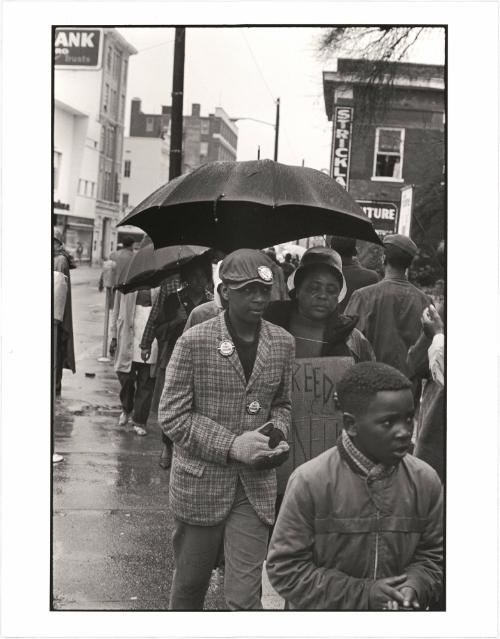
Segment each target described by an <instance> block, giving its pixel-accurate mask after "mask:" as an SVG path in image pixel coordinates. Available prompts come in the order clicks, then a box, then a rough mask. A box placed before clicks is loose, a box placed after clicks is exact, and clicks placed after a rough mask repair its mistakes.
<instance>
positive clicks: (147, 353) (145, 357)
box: [141, 348, 151, 362]
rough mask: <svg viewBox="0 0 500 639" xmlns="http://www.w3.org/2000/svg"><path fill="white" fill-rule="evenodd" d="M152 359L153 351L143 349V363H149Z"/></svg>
mask: <svg viewBox="0 0 500 639" xmlns="http://www.w3.org/2000/svg"><path fill="white" fill-rule="evenodd" d="M150 357H151V349H150V348H141V359H142V361H143V362H147V361H148V359H149V358H150Z"/></svg>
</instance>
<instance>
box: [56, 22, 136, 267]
mask: <svg viewBox="0 0 500 639" xmlns="http://www.w3.org/2000/svg"><path fill="white" fill-rule="evenodd" d="M54 45H55V72H54V128H53V131H54V134H53V135H54V140H53V143H54V184H53V190H54V191H53V192H54V198H53V199H54V206H53V216H54V223H55V224H57V225H59V226H60V227H61V228H62V229H63V233H64V240H65V244H66V248H67V249H68V250H69V251H70V252H73V253H74V252H76V250H77V248H78V247H79V245H81V246H82V249H83V253H82V259H87V260H91V261H92V262H93V263H100V262H101V260H102V259H104V258H106V257H107V256H108V255H109V254H110V253H111V252H112V251H113V250H114V249H115V248H116V243H117V241H116V238H117V232H116V228H115V225H116V223H117V222H118V221H119V219H120V217H121V216H120V213H121V210H120V209H121V207H120V199H121V198H120V183H121V166H122V152H123V129H124V115H125V99H126V89H127V75H128V58H129V56H130V55H132V54H134V53H136V50H135V49H134V48H133V47H132V46H131V45H130V44H129V43H128V42H127V41H126V40H125V39H124V38H123V37H122V36H121V35H120V34H119V33H118V32H117V31H116V30H115V29H108V28H105V29H98V28H97V29H92V28H89V29H85V28H80V27H75V28H60V29H56V34H55V42H54Z"/></svg>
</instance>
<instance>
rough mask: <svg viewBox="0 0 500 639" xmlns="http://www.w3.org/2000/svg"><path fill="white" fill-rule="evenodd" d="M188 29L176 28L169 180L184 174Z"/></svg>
mask: <svg viewBox="0 0 500 639" xmlns="http://www.w3.org/2000/svg"><path fill="white" fill-rule="evenodd" d="M185 45H186V29H185V28H184V27H176V28H175V45H174V74H173V81H172V124H171V129H170V167H169V176H168V177H169V180H172V179H173V178H175V177H177V176H178V175H180V174H181V172H182V110H183V104H184V51H185Z"/></svg>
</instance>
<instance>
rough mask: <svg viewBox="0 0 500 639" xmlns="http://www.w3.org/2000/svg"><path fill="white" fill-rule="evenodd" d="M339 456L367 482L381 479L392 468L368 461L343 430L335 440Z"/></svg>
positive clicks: (390, 471)
mask: <svg viewBox="0 0 500 639" xmlns="http://www.w3.org/2000/svg"><path fill="white" fill-rule="evenodd" d="M337 447H338V449H339V453H340V456H341V457H342V459H343V460H344V461H345V462H346V463H347V465H348V466H349V467H350V469H351V470H353V471H354V472H355V473H356V474H358V475H362V476H363V477H365V478H366V479H368V481H374V480H376V479H382V478H383V477H386V476H388V475H390V474H391V473H392V471H393V470H394V466H385V465H384V464H376V463H375V462H373V461H372V460H371V459H368V457H367V456H366V455H364V454H363V453H362V452H361V451H360V450H359V449H358V448H357V447H356V446H355V445H354V443H353V441H352V439H351V438H350V437H349V435H348V434H347V432H346V431H345V430H342V431H341V433H340V435H339V438H338V440H337Z"/></svg>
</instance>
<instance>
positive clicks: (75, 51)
mask: <svg viewBox="0 0 500 639" xmlns="http://www.w3.org/2000/svg"><path fill="white" fill-rule="evenodd" d="M101 43H102V29H83V28H82V29H80V28H76V27H72V28H70V29H65V28H60V29H56V35H55V39H54V60H55V66H56V67H75V68H82V67H90V68H93V69H98V68H99V67H100V66H101V49H102V46H101Z"/></svg>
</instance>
